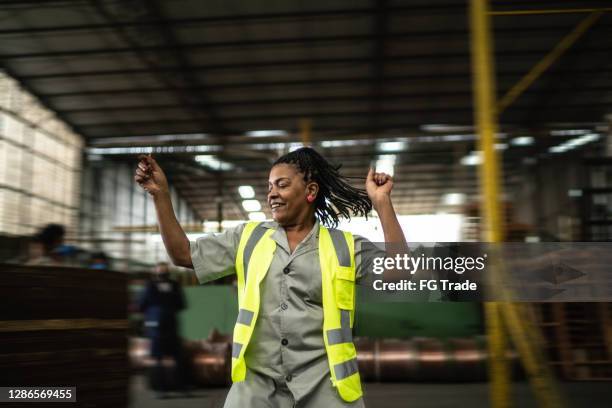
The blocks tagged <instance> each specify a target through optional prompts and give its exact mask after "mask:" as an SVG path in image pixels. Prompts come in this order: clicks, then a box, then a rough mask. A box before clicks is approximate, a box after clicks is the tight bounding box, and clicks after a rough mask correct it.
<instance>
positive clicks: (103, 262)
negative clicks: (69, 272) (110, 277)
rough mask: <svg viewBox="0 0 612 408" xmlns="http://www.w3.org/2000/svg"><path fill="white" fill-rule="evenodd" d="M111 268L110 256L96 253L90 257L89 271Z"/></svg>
mask: <svg viewBox="0 0 612 408" xmlns="http://www.w3.org/2000/svg"><path fill="white" fill-rule="evenodd" d="M109 266H110V263H109V259H108V256H107V255H106V254H105V253H104V252H94V253H92V254H91V256H90V257H89V269H99V270H106V269H109Z"/></svg>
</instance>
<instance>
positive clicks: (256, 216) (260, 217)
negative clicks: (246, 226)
mask: <svg viewBox="0 0 612 408" xmlns="http://www.w3.org/2000/svg"><path fill="white" fill-rule="evenodd" d="M249 220H251V221H265V220H266V214H264V213H262V212H261V211H254V212H250V213H249Z"/></svg>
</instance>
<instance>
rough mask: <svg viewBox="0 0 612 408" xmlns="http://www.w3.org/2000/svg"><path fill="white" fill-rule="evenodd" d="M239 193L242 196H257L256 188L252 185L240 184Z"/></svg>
mask: <svg viewBox="0 0 612 408" xmlns="http://www.w3.org/2000/svg"><path fill="white" fill-rule="evenodd" d="M238 193H239V194H240V197H242V198H253V197H255V190H253V187H251V186H240V187H238Z"/></svg>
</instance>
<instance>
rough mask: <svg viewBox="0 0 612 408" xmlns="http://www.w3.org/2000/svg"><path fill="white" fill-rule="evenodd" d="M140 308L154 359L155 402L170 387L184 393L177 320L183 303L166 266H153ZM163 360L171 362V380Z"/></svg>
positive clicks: (184, 373) (163, 263) (179, 288)
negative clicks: (169, 359) (172, 369)
mask: <svg viewBox="0 0 612 408" xmlns="http://www.w3.org/2000/svg"><path fill="white" fill-rule="evenodd" d="M139 308H140V310H141V311H142V313H144V325H145V333H146V335H147V337H148V338H149V339H150V341H151V357H153V358H154V359H155V366H154V367H153V370H152V372H151V385H152V388H154V389H156V391H157V397H158V398H164V397H166V392H167V391H169V389H170V388H171V384H172V385H174V387H175V388H176V389H178V390H180V391H185V387H186V381H185V378H186V372H185V364H184V360H183V353H182V345H181V338H180V336H179V325H178V319H177V314H178V313H179V312H180V311H181V310H183V309H184V308H185V300H184V296H183V291H182V289H181V287H180V285H179V284H178V283H177V282H176V281H174V280H172V279H170V270H169V268H168V264H167V263H166V262H160V263H158V264H157V265H156V266H155V270H154V274H153V279H151V280H150V281H149V282H148V283H147V286H146V287H145V290H144V293H143V295H142V297H141V299H140V304H139ZM165 357H171V358H172V359H173V360H174V363H175V366H174V367H175V368H174V371H173V375H172V376H169V375H167V371H168V370H166V369H165V368H164V366H163V360H164V358H165Z"/></svg>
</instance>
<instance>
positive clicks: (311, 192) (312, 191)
mask: <svg viewBox="0 0 612 408" xmlns="http://www.w3.org/2000/svg"><path fill="white" fill-rule="evenodd" d="M317 194H319V185H318V184H317V183H315V182H314V181H311V182H310V183H308V184H306V195H307V196H311V197H313V201H314V198H316V197H317Z"/></svg>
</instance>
